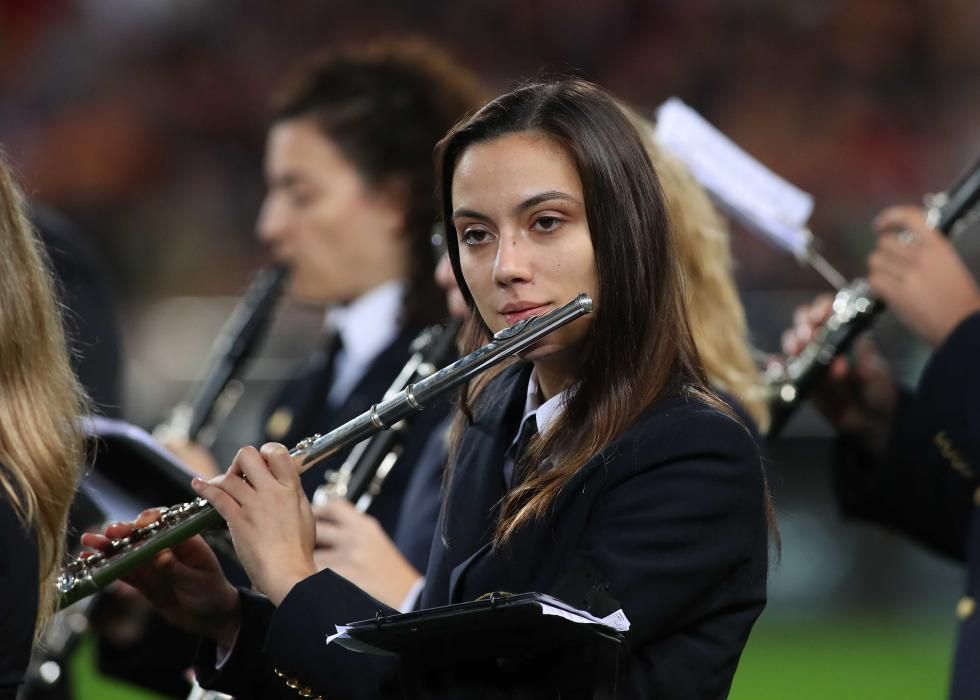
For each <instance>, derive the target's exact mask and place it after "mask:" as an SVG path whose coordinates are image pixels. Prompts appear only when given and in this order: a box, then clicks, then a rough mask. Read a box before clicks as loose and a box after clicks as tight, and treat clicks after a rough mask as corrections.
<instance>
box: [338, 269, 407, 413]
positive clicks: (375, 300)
mask: <svg viewBox="0 0 980 700" xmlns="http://www.w3.org/2000/svg"><path fill="white" fill-rule="evenodd" d="M404 294H405V283H404V282H403V281H402V280H392V281H391V282H385V283H384V284H382V285H381V286H379V287H375V288H374V289H372V290H371V291H369V292H367V293H366V294H362V295H361V296H359V297H358V298H357V299H355V300H354V301H352V302H351V303H349V304H347V305H346V306H336V307H333V308H331V309H330V310H329V311H328V312H327V316H326V321H325V326H326V328H327V329H328V330H329V331H332V332H334V333H337V334H339V335H340V340H341V347H340V350H339V351H338V352H337V357H336V358H335V359H334V365H333V367H334V371H333V381H332V382H331V385H330V392H329V393H328V394H327V404H328V405H329V406H331V407H333V408H336V407H338V406H340V405H341V404H343V403H344V401H345V400H346V399H347V397H348V396H349V395H350V393H351V391H353V390H354V387H355V386H357V383H358V382H359V381H360V380H361V378H362V377H363V376H364V373H365V372H366V371H367V368H368V367H369V366H370V364H371V363H372V362H373V361H374V359H375V358H376V357H377V356H378V355H379V354H381V351H382V350H384V349H385V348H386V347H388V346H389V345H390V344H391V343H392V341H394V339H395V338H396V337H397V335H398V320H399V315H400V314H401V311H402V298H403V296H404Z"/></svg>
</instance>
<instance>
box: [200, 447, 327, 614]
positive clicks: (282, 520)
mask: <svg viewBox="0 0 980 700" xmlns="http://www.w3.org/2000/svg"><path fill="white" fill-rule="evenodd" d="M191 483H192V485H193V486H194V488H195V490H196V491H197V492H198V493H199V494H200V495H201V496H202V497H204V498H206V499H207V500H208V501H209V502H210V503H211V505H213V506H214V507H215V508H216V509H217V510H218V512H219V513H221V515H222V516H223V517H224V519H225V521H226V522H227V523H228V530H229V531H230V532H231V536H232V539H233V540H234V542H235V551H236V552H237V553H238V558H239V559H240V560H241V562H242V565H243V566H244V567H245V571H246V572H247V573H248V575H249V578H250V579H251V580H252V583H253V584H254V585H255V587H256V588H257V589H258V590H259V591H261V592H262V593H264V594H265V595H267V596H268V597H269V600H271V601H272V602H273V603H274V604H275V605H279V603H280V602H282V599H283V598H285V597H286V594H287V593H289V591H290V590H291V589H292V587H293V586H294V585H296V584H297V583H299V581H301V580H303V579H304V578H306V577H307V576H310V575H312V574H314V573H316V566H315V564H314V563H313V545H314V535H315V529H314V521H313V513H312V511H311V510H310V503H309V501H308V500H307V498H306V494H305V493H304V492H303V487H302V484H301V483H300V479H299V470H298V469H297V465H296V464H294V463H293V459H292V457H290V456H289V451H288V450H287V449H286V448H285V447H283V446H282V445H280V444H277V443H268V444H266V445H263V446H262V449H261V451H260V450H257V449H255V448H254V447H243V448H242V449H241V450H239V451H238V454H237V455H236V456H235V461H234V462H233V463H232V465H231V468H230V469H229V470H228V471H227V472H226V473H225V474H222V475H221V476H218V477H215V478H213V479H211V480H210V481H204V480H203V479H194V481H193V482H191Z"/></svg>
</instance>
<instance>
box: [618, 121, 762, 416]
mask: <svg viewBox="0 0 980 700" xmlns="http://www.w3.org/2000/svg"><path fill="white" fill-rule="evenodd" d="M620 107H621V108H622V110H623V112H625V113H626V116H627V117H629V120H630V121H631V122H632V123H633V126H635V127H636V130H637V131H638V132H639V133H640V138H641V139H642V141H643V143H644V145H645V146H646V149H647V152H648V153H649V155H650V160H651V161H653V167H654V169H655V170H656V171H657V175H658V176H659V178H660V182H661V185H662V186H663V190H664V195H665V198H666V200H667V209H668V214H669V217H670V223H671V227H672V228H673V230H674V233H675V240H676V249H677V251H678V253H679V255H680V267H681V271H682V274H683V276H684V284H685V289H686V291H685V296H686V297H687V308H688V313H689V314H690V318H691V330H692V332H693V334H694V342H695V344H696V345H697V349H698V353H699V354H700V356H701V362H702V363H703V364H704V369H705V372H706V373H707V375H708V381H709V382H710V383H711V386H712V387H713V388H715V389H719V390H721V391H724V392H726V393H728V394H730V395H731V396H733V397H734V398H736V399H737V400H738V401H739V402H740V403H741V404H742V406H744V407H745V409H746V410H747V411H748V412H749V415H751V416H752V419H753V420H754V421H755V422H756V425H757V426H758V428H759V430H760V432H763V433H764V432H765V431H766V429H767V428H768V427H769V407H768V404H767V403H766V400H765V397H766V391H765V385H764V384H763V380H762V375H761V373H760V371H759V368H758V367H757V366H756V364H755V362H754V361H753V359H752V349H751V343H750V342H749V335H748V325H747V324H746V321H745V309H744V308H743V307H742V302H741V300H740V299H739V296H738V290H737V289H736V287H735V280H734V278H733V276H732V269H733V264H732V252H731V246H730V240H729V231H728V226H727V225H726V222H725V220H724V219H723V218H722V216H721V215H720V214H719V213H718V211H717V210H716V209H715V207H714V205H713V204H712V203H711V200H710V199H709V198H708V195H707V193H705V191H704V189H702V187H701V186H700V185H699V184H698V183H697V181H696V180H695V179H694V177H693V176H692V175H691V173H690V171H688V169H687V168H686V167H685V166H684V164H683V163H681V162H680V161H679V160H677V159H676V158H674V157H673V156H672V155H670V154H669V153H667V152H665V151H664V150H663V149H661V148H660V146H658V145H657V143H656V142H655V141H654V139H653V125H652V124H651V123H650V122H649V121H647V120H646V119H644V118H642V117H640V116H639V115H638V114H636V113H635V112H634V111H633V110H631V109H630V108H628V107H625V106H623V105H620Z"/></svg>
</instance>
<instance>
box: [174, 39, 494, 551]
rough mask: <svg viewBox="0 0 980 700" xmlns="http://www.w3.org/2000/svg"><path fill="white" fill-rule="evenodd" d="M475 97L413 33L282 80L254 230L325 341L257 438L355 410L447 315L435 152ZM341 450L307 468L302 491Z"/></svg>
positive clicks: (416, 445) (380, 500)
mask: <svg viewBox="0 0 980 700" xmlns="http://www.w3.org/2000/svg"><path fill="white" fill-rule="evenodd" d="M482 101H483V100H482V93H481V92H480V90H479V88H478V86H477V83H476V81H475V80H474V79H473V78H472V76H471V75H469V74H468V73H467V72H465V70H463V69H462V68H460V67H458V65H457V64H455V63H454V61H453V59H452V58H450V57H449V56H447V55H445V54H443V53H442V52H440V51H439V50H437V49H435V47H433V46H431V45H429V44H427V43H425V42H422V41H420V40H406V41H385V42H378V43H375V44H372V45H369V46H366V47H362V48H358V49H347V50H335V51H328V52H325V53H323V54H320V55H318V56H316V57H314V58H312V59H311V60H310V61H308V62H307V63H305V64H303V65H301V66H300V67H299V68H298V70H297V71H295V72H294V73H293V74H291V75H290V76H288V77H287V79H286V80H285V81H284V82H283V84H282V86H281V88H280V90H279V91H278V93H277V95H276V97H275V99H274V102H273V111H272V121H271V125H270V128H269V133H268V139H267V143H266V155H265V174H266V182H267V185H268V192H267V195H266V198H265V201H264V202H263V205H262V209H261V212H260V214H259V219H258V223H257V230H258V235H259V238H260V239H261V241H262V242H263V243H264V244H265V245H267V246H268V247H269V249H270V250H271V252H272V254H273V256H274V257H275V259H276V261H277V262H279V263H282V264H285V265H288V266H289V268H290V277H289V282H288V285H289V286H288V293H289V294H290V295H292V296H293V297H294V298H296V299H300V300H303V301H309V302H311V303H316V304H324V303H325V304H327V305H328V306H329V310H328V312H327V315H326V320H325V333H324V341H323V343H322V347H321V349H320V350H319V351H318V352H316V353H314V355H313V356H312V357H311V358H309V360H308V361H307V363H306V364H305V366H304V367H303V369H302V370H301V371H300V372H299V373H298V374H297V376H295V377H294V378H293V379H292V380H290V381H289V382H288V383H287V384H286V385H285V386H284V387H283V388H282V389H281V391H279V392H278V394H277V396H276V397H275V399H274V400H273V402H272V404H271V406H270V407H269V409H268V410H267V412H266V416H265V419H264V421H263V424H264V433H265V435H264V437H265V439H266V440H275V441H277V442H282V443H284V444H288V445H290V446H292V445H295V444H296V443H297V442H299V441H300V440H302V439H303V438H306V437H309V436H311V435H313V434H314V433H326V432H328V431H329V430H331V429H333V428H334V427H336V426H337V425H340V424H341V423H343V422H345V421H347V420H350V419H351V418H353V417H354V416H356V415H358V414H360V413H362V412H363V411H365V410H366V409H367V408H369V407H370V406H371V404H372V403H375V402H377V401H378V400H379V399H380V398H381V397H382V396H383V395H384V393H385V391H386V390H387V389H388V387H389V386H390V385H391V383H392V382H393V381H394V379H395V377H396V376H397V375H398V373H399V371H400V370H401V368H402V367H403V366H404V364H405V362H406V360H407V359H408V357H409V351H408V348H409V345H410V344H411V342H412V340H413V339H414V338H415V337H416V336H417V335H418V334H419V333H420V332H421V331H422V330H423V329H424V328H425V327H426V326H428V325H430V324H433V323H438V322H442V321H444V320H445V317H446V306H445V302H444V300H443V295H442V293H441V292H440V290H439V288H438V287H437V286H436V284H435V282H434V281H433V270H434V268H435V262H436V258H435V256H434V255H433V251H432V245H431V236H432V232H433V227H434V226H435V223H436V221H437V219H438V215H437V211H436V206H435V202H434V198H433V196H432V192H433V188H434V183H433V173H432V149H433V148H434V146H435V144H436V141H437V140H438V139H439V137H441V136H442V135H443V134H444V133H445V132H446V131H447V130H448V129H449V127H450V126H452V125H453V124H454V123H455V122H456V121H457V120H458V119H460V118H461V117H462V116H463V115H464V114H465V113H467V112H469V111H472V110H474V109H475V108H476V107H478V106H479V105H480V104H482ZM448 407H449V404H448V402H447V403H446V404H445V405H444V406H443V407H441V408H435V409H433V410H432V411H430V412H426V413H425V414H423V415H420V416H419V417H418V419H417V420H416V423H415V428H414V430H413V431H412V433H411V435H410V436H409V437H408V439H407V440H406V442H405V444H404V446H403V452H402V456H401V458H400V459H399V460H398V463H397V465H396V466H395V468H394V469H393V470H392V472H391V473H390V475H389V477H388V480H387V483H386V484H385V487H384V488H383V489H382V491H381V493H380V495H378V496H377V497H376V498H374V500H373V502H372V504H371V509H370V514H371V515H372V516H373V517H375V518H376V519H377V520H378V521H379V523H380V525H381V527H382V528H383V529H384V530H385V531H386V532H392V531H393V530H394V528H395V526H396V523H397V520H398V513H399V510H400V505H401V496H402V493H403V492H404V490H405V487H406V484H407V482H408V479H409V477H410V476H411V472H412V468H413V466H414V464H415V462H416V460H417V458H418V454H419V452H420V451H421V449H422V447H423V445H424V443H425V439H426V436H427V435H428V434H429V433H430V432H431V431H432V430H433V428H434V427H435V425H436V424H438V422H439V421H440V420H441V419H442V418H443V417H444V416H445V415H446V413H447V411H448ZM177 451H178V453H181V454H184V455H187V453H186V452H183V451H181V450H180V449H178V450H177ZM346 454H347V451H344V452H342V453H340V454H338V455H336V456H335V457H333V458H331V459H329V460H326V461H325V462H323V463H322V464H320V465H318V466H317V467H315V468H314V469H312V470H310V472H309V473H307V474H306V475H305V476H304V488H305V489H306V492H307V494H308V495H312V494H313V492H314V490H315V489H316V488H317V487H318V486H320V485H321V484H323V482H324V479H323V476H324V473H325V472H326V471H327V470H329V469H336V468H337V467H339V466H340V464H341V463H342V462H343V459H344V457H346ZM192 461H195V462H196V461H197V459H196V458H194V459H192ZM205 469H206V470H212V471H213V472H214V473H217V472H218V471H220V470H219V469H217V467H216V466H210V467H206V468H205ZM433 498H435V499H437V498H438V494H434V495H433ZM421 565H424V562H423V563H422V564H421Z"/></svg>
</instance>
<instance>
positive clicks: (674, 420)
mask: <svg viewBox="0 0 980 700" xmlns="http://www.w3.org/2000/svg"><path fill="white" fill-rule="evenodd" d="M611 447H612V448H614V449H615V450H616V451H617V452H623V451H625V452H626V453H627V454H629V455H631V456H632V457H633V458H634V459H641V460H642V461H644V462H647V463H650V464H656V463H661V462H671V461H676V460H680V459H698V458H700V459H705V460H714V461H720V462H727V463H730V464H733V465H746V466H751V467H752V468H753V469H759V465H760V463H761V453H760V446H759V443H758V439H757V437H756V433H755V430H754V427H753V426H752V425H751V424H746V422H745V421H744V419H743V418H742V417H741V416H740V412H739V411H738V410H737V409H736V408H734V407H732V406H731V405H729V403H728V402H727V401H725V400H724V399H723V398H722V399H719V398H717V397H716V398H714V399H712V398H710V397H708V396H707V395H703V394H700V393H699V392H694V391H690V390H683V391H680V392H677V393H675V394H673V395H671V396H667V397H665V398H663V399H660V400H659V401H656V402H655V403H653V404H652V405H651V406H649V407H648V408H647V409H646V410H645V411H644V412H643V413H642V414H641V415H640V417H639V418H638V419H637V420H636V421H635V422H634V423H633V425H632V426H630V428H629V429H628V430H627V431H626V432H625V433H624V434H623V435H622V436H621V437H620V438H619V439H618V440H616V441H615V442H614V443H613V445H612V446H611Z"/></svg>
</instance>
